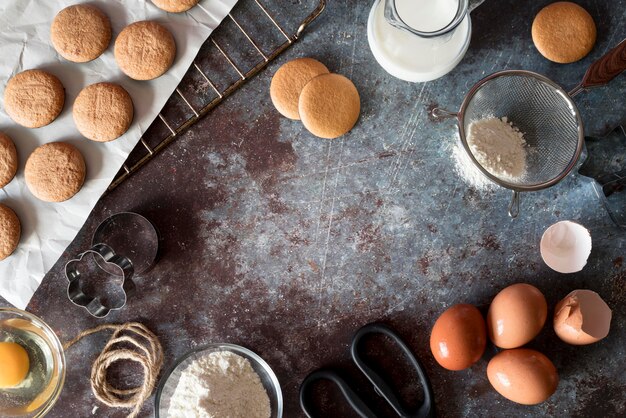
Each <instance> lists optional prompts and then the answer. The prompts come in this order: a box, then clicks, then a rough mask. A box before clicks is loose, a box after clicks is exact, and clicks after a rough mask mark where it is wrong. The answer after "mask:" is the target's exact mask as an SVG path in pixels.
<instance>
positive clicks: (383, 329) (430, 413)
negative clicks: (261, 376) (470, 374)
mask: <svg viewBox="0 0 626 418" xmlns="http://www.w3.org/2000/svg"><path fill="white" fill-rule="evenodd" d="M370 334H384V335H386V336H388V337H390V338H391V339H392V340H393V341H394V342H395V343H396V344H397V345H398V346H399V347H400V348H401V349H402V351H403V352H404V354H405V355H406V357H407V358H408V359H409V362H410V363H411V366H413V368H414V369H415V371H416V372H417V375H418V376H419V379H420V382H421V384H422V388H423V390H424V401H423V402H422V403H421V404H420V405H419V406H418V407H417V410H416V411H407V410H405V409H404V407H403V406H402V405H401V404H400V401H399V400H398V397H397V396H396V394H395V393H394V392H393V391H392V389H391V387H390V386H389V384H388V383H387V382H385V381H384V380H383V379H382V378H381V377H380V376H379V375H378V373H376V372H375V371H374V370H372V369H371V368H370V367H369V366H368V365H367V364H365V362H364V361H363V359H362V358H361V355H360V354H359V343H360V342H361V340H362V339H363V337H365V336H366V335H370ZM350 352H351V354H352V360H353V361H354V362H355V363H356V365H357V367H358V368H359V369H360V370H361V372H363V374H364V375H365V377H367V379H368V380H369V381H370V382H371V383H372V385H374V390H375V391H376V393H378V394H379V395H380V396H382V397H383V398H385V400H386V401H387V403H388V404H389V405H391V407H392V408H393V409H394V411H395V412H396V413H397V414H398V416H400V417H403V418H434V417H435V408H434V404H435V398H434V395H433V390H432V387H431V386H430V381H429V380H428V376H427V375H426V371H425V370H424V368H423V367H422V365H421V363H420V362H419V360H417V358H415V356H414V355H413V353H412V352H411V350H410V349H409V347H408V346H407V345H406V343H405V342H404V341H403V340H402V339H401V338H400V337H399V336H398V334H396V333H395V332H394V331H392V330H391V329H390V328H389V327H387V326H386V325H383V324H379V323H374V324H369V325H365V326H364V327H363V328H361V329H360V330H358V331H357V333H356V334H355V335H354V338H353V339H352V345H351V349H350ZM318 380H330V381H331V382H333V383H335V384H336V385H337V386H338V387H339V389H340V390H341V393H342V394H343V396H344V398H345V399H346V401H348V404H349V405H350V406H351V407H352V409H353V410H354V411H355V412H356V413H357V414H358V415H359V416H360V417H362V418H378V417H377V415H376V414H375V413H374V412H372V410H371V409H370V408H369V407H368V406H367V405H366V404H365V402H363V400H362V399H361V398H360V397H359V396H358V395H357V394H356V393H355V392H354V390H353V389H352V388H351V387H350V385H349V384H348V383H347V382H346V381H345V380H344V379H343V378H342V377H341V376H339V374H337V372H335V371H333V370H330V369H321V370H317V371H314V372H312V373H311V374H309V375H308V376H307V377H306V378H305V379H304V381H303V382H302V385H301V386H300V407H301V408H302V410H303V411H304V413H305V414H306V416H307V417H309V418H314V415H313V413H312V412H311V411H312V408H311V400H310V397H309V396H308V388H309V387H310V386H311V384H312V383H313V382H316V381H318Z"/></svg>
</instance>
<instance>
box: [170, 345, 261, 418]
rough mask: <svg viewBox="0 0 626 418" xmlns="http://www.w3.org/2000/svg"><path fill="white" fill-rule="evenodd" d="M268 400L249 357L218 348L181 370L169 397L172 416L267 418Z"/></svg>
mask: <svg viewBox="0 0 626 418" xmlns="http://www.w3.org/2000/svg"><path fill="white" fill-rule="evenodd" d="M270 414H271V408H270V399H269V396H268V395H267V392H266V391H265V388H264V387H263V384H262V383H261V379H260V378H259V375H258V374H257V373H256V372H255V371H254V369H253V368H252V366H251V365H250V362H249V361H248V359H245V358H243V357H241V356H239V355H237V354H235V353H231V352H229V351H217V352H213V353H209V354H207V355H204V356H202V357H200V358H197V359H195V360H194V361H193V362H192V363H191V364H190V365H189V366H187V368H185V370H183V372H182V375H181V377H180V380H179V381H178V385H177V386H176V389H175V390H174V393H173V395H172V397H171V399H170V405H169V409H168V411H167V416H168V417H171V418H196V417H198V418H269V417H270Z"/></svg>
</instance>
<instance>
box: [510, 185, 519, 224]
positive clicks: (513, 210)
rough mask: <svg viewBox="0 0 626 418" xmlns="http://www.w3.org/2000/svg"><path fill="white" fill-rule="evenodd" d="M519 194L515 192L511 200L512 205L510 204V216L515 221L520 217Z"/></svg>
mask: <svg viewBox="0 0 626 418" xmlns="http://www.w3.org/2000/svg"><path fill="white" fill-rule="evenodd" d="M519 197H520V196H519V192H517V191H513V197H512V198H511V203H510V204H509V216H510V217H511V218H513V219H515V218H517V216H518V215H519V200H520V199H519Z"/></svg>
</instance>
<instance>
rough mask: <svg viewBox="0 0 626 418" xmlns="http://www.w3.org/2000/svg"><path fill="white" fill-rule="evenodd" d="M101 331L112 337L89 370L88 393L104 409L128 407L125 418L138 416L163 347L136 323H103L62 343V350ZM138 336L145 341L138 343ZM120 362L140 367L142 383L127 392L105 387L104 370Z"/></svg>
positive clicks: (153, 378)
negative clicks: (122, 345) (120, 345)
mask: <svg viewBox="0 0 626 418" xmlns="http://www.w3.org/2000/svg"><path fill="white" fill-rule="evenodd" d="M105 330H112V331H113V335H111V338H110V339H109V341H107V343H106V345H105V346H104V348H103V349H102V352H101V353H100V355H99V356H98V358H96V360H95V361H94V363H93V365H92V367H91V390H92V391H93V393H94V395H95V396H96V398H97V399H98V400H99V401H100V402H103V403H104V404H106V405H108V406H111V407H114V408H132V411H131V413H130V414H129V415H128V417H129V418H134V417H136V416H137V415H138V414H139V411H140V410H141V407H142V406H143V404H144V402H145V401H146V399H148V398H149V397H150V395H151V394H152V391H153V390H154V386H155V385H156V381H157V377H158V375H159V371H160V370H161V366H162V365H163V348H162V347H161V343H160V342H159V339H158V338H157V336H156V335H154V334H153V333H152V331H150V330H149V329H148V328H146V327H145V326H144V325H143V324H140V323H138V322H128V323H126V324H104V325H100V326H97V327H95V328H91V329H88V330H85V331H83V332H81V333H80V334H78V335H77V336H76V337H75V338H74V339H73V340H71V341H69V342H67V343H65V345H64V346H63V348H64V349H66V350H67V349H68V348H70V347H71V346H73V345H74V344H76V343H77V342H78V341H80V340H82V339H83V338H84V337H86V336H88V335H91V334H97V333H99V332H101V331H105ZM138 337H141V338H142V339H143V340H145V341H144V342H142V341H141V340H140V339H138ZM145 342H147V345H146V343H145ZM120 343H127V344H129V345H131V346H132V347H133V349H130V348H124V347H119V346H117V345H118V344H120ZM121 360H128V361H134V362H136V363H139V364H140V365H141V367H142V368H143V383H142V384H141V385H140V386H138V387H135V388H130V389H116V388H115V387H113V386H111V385H110V384H109V382H108V381H107V369H108V368H109V367H110V366H111V364H113V363H115V362H116V361H121Z"/></svg>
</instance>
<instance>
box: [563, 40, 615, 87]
mask: <svg viewBox="0 0 626 418" xmlns="http://www.w3.org/2000/svg"><path fill="white" fill-rule="evenodd" d="M624 70H626V39H624V40H623V41H622V42H620V43H619V45H617V46H616V47H615V48H613V49H611V50H610V51H609V52H607V53H606V54H604V55H603V56H602V57H601V58H600V59H599V60H597V61H596V62H594V63H593V64H591V66H590V67H589V68H588V69H587V72H586V73H585V76H584V77H583V79H582V81H581V82H580V84H579V85H578V86H576V87H575V88H574V90H572V91H571V92H570V96H574V95H576V94H578V93H580V92H581V91H582V90H584V89H588V88H590V87H598V86H603V85H605V84H607V83H608V82H609V81H611V80H613V79H614V78H615V77H617V76H618V75H620V74H621V73H622V71H624Z"/></svg>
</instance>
